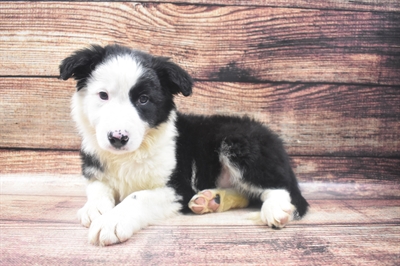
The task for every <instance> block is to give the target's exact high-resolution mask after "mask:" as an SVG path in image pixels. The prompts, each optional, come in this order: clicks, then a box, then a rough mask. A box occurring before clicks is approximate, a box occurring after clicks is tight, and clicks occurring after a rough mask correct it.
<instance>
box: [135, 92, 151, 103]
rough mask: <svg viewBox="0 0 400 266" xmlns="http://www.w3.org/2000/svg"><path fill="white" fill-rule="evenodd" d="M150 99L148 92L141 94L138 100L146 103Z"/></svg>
mask: <svg viewBox="0 0 400 266" xmlns="http://www.w3.org/2000/svg"><path fill="white" fill-rule="evenodd" d="M148 101H149V96H147V95H146V94H142V95H140V96H139V99H138V102H139V103H140V104H142V105H143V104H146V103H147V102H148Z"/></svg>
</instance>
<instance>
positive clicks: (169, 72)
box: [60, 45, 193, 153]
mask: <svg viewBox="0 0 400 266" xmlns="http://www.w3.org/2000/svg"><path fill="white" fill-rule="evenodd" d="M71 77H73V78H74V79H75V80H76V81H77V85H76V87H77V92H76V93H75V95H74V98H73V110H72V113H73V116H74V118H75V120H76V122H77V123H78V127H79V128H80V131H81V134H83V137H84V139H85V137H86V138H90V136H87V135H90V134H93V133H95V135H96V136H95V138H96V141H97V144H98V146H99V147H100V148H101V149H103V150H107V151H111V152H113V153H125V152H131V151H135V150H136V149H138V148H139V147H140V145H141V143H142V142H143V139H144V137H145V135H146V132H147V131H148V130H149V129H151V128H156V127H158V126H159V125H160V124H162V123H164V122H167V121H168V119H169V116H170V114H171V113H172V112H173V111H174V110H175V104H174V102H173V96H174V95H175V94H178V93H182V94H183V95H184V96H188V95H190V94H191V92H192V84H193V82H192V79H191V77H190V76H189V74H188V73H186V71H184V70H183V69H182V68H180V67H179V66H178V65H176V64H174V63H172V62H170V61H169V60H168V58H165V57H155V56H152V55H149V54H146V53H144V52H141V51H137V50H131V49H129V48H126V47H122V46H118V45H110V46H105V47H100V46H97V45H95V46H92V47H90V48H87V49H83V50H79V51H76V52H75V53H74V54H72V55H71V56H69V57H67V58H65V59H64V60H63V61H62V62H61V65H60V78H61V79H63V80H67V79H69V78H71ZM84 141H85V140H84Z"/></svg>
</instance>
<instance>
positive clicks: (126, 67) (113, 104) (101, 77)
mask: <svg viewBox="0 0 400 266" xmlns="http://www.w3.org/2000/svg"><path fill="white" fill-rule="evenodd" d="M142 73H143V70H142V67H141V66H140V65H139V64H138V63H137V62H136V61H135V60H134V59H133V58H132V57H131V56H129V55H122V56H116V57H112V58H110V59H107V60H106V61H105V62H104V63H102V64H100V65H99V66H97V68H96V70H95V71H93V72H92V75H91V77H90V79H89V80H88V82H87V92H86V95H85V98H84V103H83V106H84V113H85V114H86V116H87V119H88V121H89V123H90V126H91V127H92V128H94V129H95V134H96V139H97V142H98V145H99V146H100V148H101V149H104V150H108V151H111V152H113V153H125V152H131V151H134V150H136V149H138V148H139V146H140V144H141V143H142V141H143V138H144V136H145V133H146V130H147V129H148V128H149V125H148V124H147V123H146V122H145V121H143V120H142V119H141V118H140V116H139V114H138V112H137V110H136V108H135V107H134V106H133V104H132V103H131V101H130V99H129V91H130V89H131V88H132V87H133V86H134V85H135V84H136V83H137V81H138V79H139V78H140V76H141V75H142ZM100 93H102V96H103V97H102V98H103V99H102V98H101V97H100V96H101V94H100ZM104 93H106V95H107V96H108V97H107V98H108V99H104V98H105V97H104V95H105V94H104ZM115 132H122V134H124V135H125V136H128V137H129V140H128V142H127V143H126V144H125V145H124V146H122V147H120V148H116V147H114V146H113V145H112V144H111V142H110V139H109V135H110V134H111V135H112V134H115Z"/></svg>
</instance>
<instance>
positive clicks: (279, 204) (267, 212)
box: [260, 191, 295, 228]
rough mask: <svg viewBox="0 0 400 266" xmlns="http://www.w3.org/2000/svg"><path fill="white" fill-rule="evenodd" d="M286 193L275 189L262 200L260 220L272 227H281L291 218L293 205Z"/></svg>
mask: <svg viewBox="0 0 400 266" xmlns="http://www.w3.org/2000/svg"><path fill="white" fill-rule="evenodd" d="M286 194H287V193H281V192H280V191H277V192H275V193H274V195H273V196H272V197H270V198H268V199H267V200H265V201H264V203H263V205H262V207H261V217H260V218H261V221H262V222H263V223H264V224H266V225H268V226H270V227H272V228H283V227H285V226H286V224H287V223H289V222H290V221H291V220H293V212H294V210H295V207H294V206H293V205H292V204H291V203H290V197H289V195H288V194H287V195H286Z"/></svg>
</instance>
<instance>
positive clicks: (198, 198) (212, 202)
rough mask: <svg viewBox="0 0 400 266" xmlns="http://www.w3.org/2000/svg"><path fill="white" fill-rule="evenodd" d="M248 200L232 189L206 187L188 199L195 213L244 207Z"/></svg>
mask: <svg viewBox="0 0 400 266" xmlns="http://www.w3.org/2000/svg"><path fill="white" fill-rule="evenodd" d="M247 205H249V200H248V199H247V198H246V197H245V196H243V195H242V194H240V193H238V192H236V191H235V190H233V189H207V190H203V191H200V192H199V193H197V194H196V195H194V196H193V198H192V199H191V200H190V201H189V208H190V209H191V210H192V211H193V212H194V213H196V214H203V213H209V212H223V211H227V210H229V209H235V208H245V207H247Z"/></svg>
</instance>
